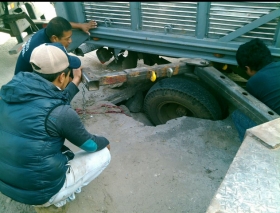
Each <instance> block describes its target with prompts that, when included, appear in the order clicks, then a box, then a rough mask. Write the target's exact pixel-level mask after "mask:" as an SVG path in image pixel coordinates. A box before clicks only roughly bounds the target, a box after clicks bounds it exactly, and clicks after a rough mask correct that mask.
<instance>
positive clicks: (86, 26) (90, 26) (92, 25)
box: [80, 20, 97, 34]
mask: <svg viewBox="0 0 280 213" xmlns="http://www.w3.org/2000/svg"><path fill="white" fill-rule="evenodd" d="M94 28H97V23H96V22H95V21H93V20H91V21H89V22H88V23H82V24H81V27H80V29H81V30H82V31H84V32H85V33H87V34H90V33H89V30H90V29H94Z"/></svg>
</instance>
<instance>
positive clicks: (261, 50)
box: [236, 38, 273, 71]
mask: <svg viewBox="0 0 280 213" xmlns="http://www.w3.org/2000/svg"><path fill="white" fill-rule="evenodd" d="M236 61H237V63H238V65H239V66H240V68H242V69H243V70H246V67H245V66H248V67H250V69H251V70H254V71H259V70H260V69H262V68H263V67H265V66H266V65H268V64H270V63H271V62H272V61H273V57H272V56H271V52H270V50H269V49H268V47H267V46H266V45H265V43H264V42H263V41H262V40H260V39H259V38H255V39H252V40H251V41H249V42H246V43H245V44H242V45H240V47H239V48H238V50H237V52H236Z"/></svg>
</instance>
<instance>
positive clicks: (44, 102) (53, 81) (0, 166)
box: [0, 43, 111, 207]
mask: <svg viewBox="0 0 280 213" xmlns="http://www.w3.org/2000/svg"><path fill="white" fill-rule="evenodd" d="M30 63H31V64H32V67H33V69H34V71H33V72H32V73H30V72H20V73H18V74H17V75H15V76H14V77H13V79H12V80H11V81H10V82H8V83H7V84H6V85H4V86H2V88H1V93H0V147H1V148H0V171H2V172H1V175H0V191H1V192H2V193H3V194H5V195H7V196H9V197H11V198H12V199H14V200H16V201H18V202H22V203H25V204H30V205H36V206H41V207H48V206H50V205H52V204H54V205H55V206H57V207H61V206H63V205H64V204H66V202H67V201H71V200H73V199H75V194H74V193H75V192H76V193H79V192H80V191H81V187H82V186H85V185H87V184H88V183H89V182H90V181H92V180H93V179H94V178H95V177H97V176H98V175H99V174H100V173H101V172H102V171H103V170H104V169H105V168H106V167H107V165H108V164H109V163H110V159H111V155H110V152H109V149H110V145H109V141H108V140H107V139H106V138H105V137H102V136H96V135H92V134H90V133H89V132H88V131H87V130H86V129H85V127H84V125H83V123H82V122H81V120H80V118H79V116H78V115H77V113H76V112H75V111H74V110H73V109H72V108H71V106H70V101H71V100H72V98H73V97H74V96H75V94H76V93H77V92H78V91H79V89H78V85H79V84H80V82H81V61H80V59H79V58H77V57H74V56H70V55H68V54H67V51H66V49H65V48H64V47H63V46H62V45H61V44H60V43H50V44H42V45H40V46H38V47H37V48H35V49H34V50H33V52H32V54H31V58H30ZM71 69H73V73H74V78H73V80H72V82H70V83H69V81H70V78H69V75H70V70H71ZM65 138H66V139H67V140H69V141H70V142H71V143H73V144H74V145H76V146H78V147H80V148H81V149H83V150H82V151H80V152H78V153H75V157H74V159H73V156H74V154H73V153H72V152H71V150H69V149H67V148H66V149H65V147H64V145H63V144H64V141H65ZM62 152H64V153H62ZM71 154H72V155H71Z"/></svg>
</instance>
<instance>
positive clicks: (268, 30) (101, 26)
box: [54, 2, 280, 125]
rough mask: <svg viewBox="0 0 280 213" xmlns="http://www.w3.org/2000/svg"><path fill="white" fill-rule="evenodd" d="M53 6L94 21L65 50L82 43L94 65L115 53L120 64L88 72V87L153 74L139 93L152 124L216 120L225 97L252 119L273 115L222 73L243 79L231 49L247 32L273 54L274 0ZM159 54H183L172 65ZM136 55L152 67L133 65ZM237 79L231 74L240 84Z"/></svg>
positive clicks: (277, 37)
mask: <svg viewBox="0 0 280 213" xmlns="http://www.w3.org/2000/svg"><path fill="white" fill-rule="evenodd" d="M54 6H55V10H56V14H57V15H58V16H62V17H64V18H66V19H68V20H69V21H72V22H87V21H89V20H95V21H96V22H97V23H98V28H96V29H94V30H91V31H90V36H88V37H86V38H84V39H83V41H81V39H73V42H72V44H71V46H70V49H69V51H72V50H74V49H76V48H77V47H79V46H80V45H81V44H82V42H83V43H84V45H82V46H84V49H82V50H83V51H84V50H88V49H90V50H96V54H97V57H98V58H99V60H100V62H101V63H105V62H106V61H108V60H110V59H111V58H112V57H114V60H115V61H116V62H117V63H120V64H121V65H122V68H123V69H124V72H122V73H119V74H118V75H116V73H114V74H112V75H108V74H107V73H106V74H105V75H104V76H100V75H99V76H98V77H97V76H96V75H95V74H94V72H91V71H90V70H87V72H86V75H88V76H85V78H84V79H86V80H87V81H86V82H87V84H88V85H90V83H91V85H94V84H95V85H98V86H100V85H106V84H113V83H120V82H121V83H123V82H126V83H130V82H133V83H135V82H136V81H138V82H140V81H143V82H142V83H143V84H145V83H148V82H151V81H150V80H149V79H151V80H154V81H153V84H152V86H151V88H149V90H148V91H147V93H145V99H144V110H145V112H146V114H147V115H148V116H149V118H150V119H151V121H152V122H153V123H154V124H155V125H158V124H163V123H166V122H167V121H168V120H170V119H173V118H177V117H180V116H194V117H199V118H205V119H212V120H219V119H223V118H225V117H226V116H227V115H228V110H227V105H228V103H229V102H231V103H233V104H234V105H235V106H236V107H237V108H240V109H241V110H242V111H244V112H245V113H246V114H248V115H249V116H250V117H251V118H252V119H253V120H255V121H256V122H257V123H263V122H265V121H269V120H273V119H275V118H277V117H278V115H277V114H276V113H275V112H273V110H271V109H269V108H267V107H266V106H264V105H262V104H261V103H260V102H258V101H257V100H256V99H255V98H254V97H252V96H250V94H248V93H246V91H245V90H243V89H242V87H241V88H240V87H238V86H237V85H236V84H234V82H232V81H230V80H229V79H228V76H229V74H234V75H235V76H238V77H240V78H239V79H242V81H243V82H245V83H246V79H248V76H246V75H244V74H243V73H242V72H240V70H239V69H238V67H237V62H236V60H235V53H236V51H237V49H238V47H239V45H240V44H242V43H244V42H247V41H249V40H251V39H252V38H260V39H262V40H263V41H264V42H265V43H266V44H267V46H268V47H269V49H270V51H271V53H272V55H273V57H274V58H275V60H279V59H280V51H279V50H280V34H279V31H280V30H279V26H280V22H279V16H280V9H279V2H55V3H54ZM81 36H82V33H81ZM83 36H84V35H83ZM78 37H79V35H78ZM166 57H173V58H182V59H188V60H185V61H184V62H182V63H181V64H177V65H174V64H173V65H174V66H172V64H170V62H169V61H168V60H167V59H166ZM138 60H143V62H144V63H145V64H146V65H149V66H152V67H153V68H151V69H146V70H145V69H144V70H143V69H142V70H141V69H140V70H139V68H137V61H138ZM195 60H196V61H195ZM154 65H156V66H154ZM131 69H132V71H131ZM133 69H134V71H133ZM135 69H136V70H135ZM176 69H177V71H176ZM125 70H126V71H125ZM178 70H180V72H178ZM89 73H90V74H89ZM177 74H178V75H177ZM121 76H123V78H121ZM143 76H145V77H144V78H143ZM109 78H110V81H109V80H108V79H109ZM155 79H156V80H155ZM144 80H145V81H144ZM242 81H239V82H238V80H237V81H236V80H235V82H236V83H238V85H240V86H242Z"/></svg>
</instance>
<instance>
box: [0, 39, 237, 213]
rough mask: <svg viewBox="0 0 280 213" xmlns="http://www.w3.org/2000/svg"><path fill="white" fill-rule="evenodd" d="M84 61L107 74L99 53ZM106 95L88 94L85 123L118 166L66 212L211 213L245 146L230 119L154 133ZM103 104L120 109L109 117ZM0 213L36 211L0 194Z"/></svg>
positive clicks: (178, 124)
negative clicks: (105, 144)
mask: <svg viewBox="0 0 280 213" xmlns="http://www.w3.org/2000/svg"><path fill="white" fill-rule="evenodd" d="M3 38H5V40H6V42H3V43H1V44H0V52H1V58H0V64H1V70H0V76H1V77H0V86H2V85H3V84H5V83H7V82H8V81H9V80H10V79H11V78H12V76H13V72H14V67H15V63H16V59H17V56H18V55H9V53H8V50H9V49H11V48H12V47H13V46H14V45H15V44H16V39H15V38H8V37H6V35H4V34H1V42H2V41H4V39H3ZM80 58H81V59H82V61H83V64H85V65H88V66H92V67H94V69H96V70H100V69H101V70H102V69H107V65H108V64H104V65H101V64H100V63H99V62H98V59H97V58H96V56H95V53H93V52H92V53H90V54H86V56H85V57H80ZM139 63H141V62H139ZM99 92H100V91H99ZM101 96H102V95H101ZM101 96H100V93H98V91H96V92H94V91H93V92H90V91H87V90H86V91H85V98H86V99H85V101H86V103H87V105H86V106H87V109H88V110H89V111H91V112H92V113H88V114H86V115H85V119H83V121H84V123H85V126H86V128H87V129H88V131H89V132H91V133H93V134H98V135H103V136H105V137H107V138H108V139H109V140H110V143H111V155H112V160H111V163H110V164H109V166H108V167H107V168H106V169H105V170H104V172H103V173H101V175H100V176H98V177H97V178H96V179H95V180H93V181H92V182H91V183H90V184H89V185H88V186H86V187H84V188H83V189H82V192H81V193H80V194H77V195H76V199H75V200H74V201H72V202H70V203H69V204H68V205H69V209H68V211H67V212H68V213H77V212H79V213H88V212H102V213H132V212H135V213H142V212H143V213H153V212H155V213H159V212H161V213H165V212H166V213H169V212H172V213H177V212H181V213H183V212H184V213H203V212H206V210H207V207H208V205H209V204H210V202H211V199H212V198H213V196H214V194H215V192H216V190H217V189H218V187H219V186H220V184H221V182H222V180H223V178H224V176H225V174H226V172H227V170H228V168H229V166H230V164H231V162H232V160H233V158H234V156H235V154H236V152H237V150H238V148H239V146H240V142H239V139H238V134H237V131H236V130H235V128H234V126H233V123H232V121H231V118H230V117H228V118H226V119H225V120H221V121H209V120H203V119H197V118H189V117H182V118H179V119H175V120H171V121H169V122H168V123H166V124H164V125H159V126H156V127H155V126H152V124H151V123H150V122H149V120H148V119H147V118H146V117H145V115H144V114H143V113H129V112H127V113H126V114H125V113H122V111H121V110H120V108H119V107H118V106H116V105H115V104H113V103H111V102H107V101H102V100H101V99H102V98H100V97H101ZM81 100H82V85H81V88H80V92H79V93H78V95H77V96H76V97H75V99H74V100H73V101H72V106H73V108H82V101H81ZM104 105H107V106H116V108H114V112H110V113H108V107H107V108H106V107H104ZM124 108H125V107H124ZM73 128H75V127H73ZM66 143H67V144H68V145H69V147H71V148H72V149H73V150H74V151H76V150H78V148H77V147H74V146H73V145H70V144H69V142H66ZM1 172H4V171H1ZM0 175H1V174H0ZM0 212H1V213H34V212H35V210H34V208H33V207H32V206H29V205H25V204H21V203H18V202H16V201H14V200H11V199H10V198H8V197H6V196H5V195H3V194H1V193H0Z"/></svg>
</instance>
